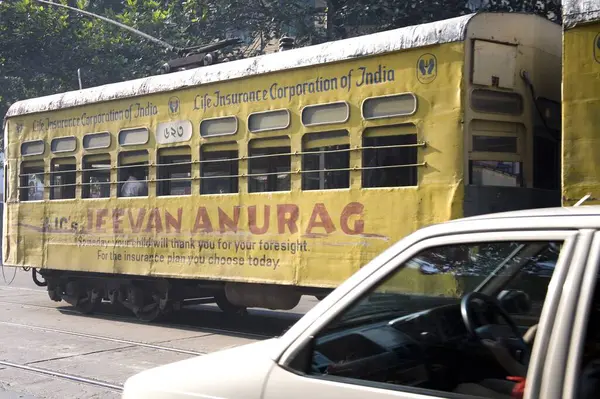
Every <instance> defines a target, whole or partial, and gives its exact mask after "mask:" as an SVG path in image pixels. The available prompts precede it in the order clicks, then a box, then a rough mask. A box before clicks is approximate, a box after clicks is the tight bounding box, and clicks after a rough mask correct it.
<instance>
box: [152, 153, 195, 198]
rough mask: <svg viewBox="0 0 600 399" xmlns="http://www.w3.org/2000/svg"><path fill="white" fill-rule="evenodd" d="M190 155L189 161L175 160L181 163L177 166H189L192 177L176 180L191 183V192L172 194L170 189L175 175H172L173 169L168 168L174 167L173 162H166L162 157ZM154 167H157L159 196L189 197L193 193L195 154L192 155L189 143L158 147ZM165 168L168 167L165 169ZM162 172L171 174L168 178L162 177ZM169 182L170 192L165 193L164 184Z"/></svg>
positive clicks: (156, 179)
mask: <svg viewBox="0 0 600 399" xmlns="http://www.w3.org/2000/svg"><path fill="white" fill-rule="evenodd" d="M178 156H181V157H186V156H187V157H188V158H189V160H188V161H179V162H174V163H177V164H179V165H175V167H178V166H179V167H185V166H187V167H189V174H190V177H189V178H183V179H180V180H175V181H176V182H180V183H186V184H187V185H189V189H190V193H189V194H171V193H170V190H172V186H171V184H172V182H173V180H172V179H173V176H172V174H173V173H172V171H169V170H168V168H169V167H172V166H173V165H172V163H171V164H169V163H167V164H165V163H163V162H162V159H161V158H172V157H178ZM154 167H155V169H156V178H155V182H156V184H155V186H156V187H155V190H156V196H157V197H167V198H168V197H188V196H190V195H192V180H193V178H192V176H193V173H194V161H193V156H192V148H191V147H190V146H189V145H185V144H184V145H178V146H174V147H161V148H157V149H156V163H155V164H154ZM165 169H167V170H166V171H165ZM162 172H165V175H169V177H168V178H164V177H162V174H161V173H162ZM166 183H168V187H169V194H165V193H164V192H163V191H162V188H163V187H164V186H166V185H167V184H166Z"/></svg>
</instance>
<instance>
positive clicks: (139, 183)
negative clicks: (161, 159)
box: [118, 150, 148, 197]
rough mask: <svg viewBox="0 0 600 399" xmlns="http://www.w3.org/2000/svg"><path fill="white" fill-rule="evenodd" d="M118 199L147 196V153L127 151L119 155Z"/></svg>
mask: <svg viewBox="0 0 600 399" xmlns="http://www.w3.org/2000/svg"><path fill="white" fill-rule="evenodd" d="M118 170H119V173H118V180H119V192H118V196H119V197H142V196H146V195H148V152H147V151H144V150H142V151H127V152H121V153H120V154H119V169H118Z"/></svg>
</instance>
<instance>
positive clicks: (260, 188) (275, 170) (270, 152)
mask: <svg viewBox="0 0 600 399" xmlns="http://www.w3.org/2000/svg"><path fill="white" fill-rule="evenodd" d="M290 153H291V147H290V140H289V138H287V137H285V138H281V137H276V138H268V139H254V140H252V141H250V148H249V159H248V169H249V174H250V177H249V179H248V184H249V186H248V192H250V193H261V192H273V191H289V190H290V189H291V179H290V171H291V162H292V158H291V155H290ZM277 154H281V155H277Z"/></svg>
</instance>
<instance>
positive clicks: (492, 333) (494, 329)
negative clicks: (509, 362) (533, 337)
mask: <svg viewBox="0 0 600 399" xmlns="http://www.w3.org/2000/svg"><path fill="white" fill-rule="evenodd" d="M474 300H480V301H483V302H484V303H485V304H486V305H487V306H488V309H489V310H490V311H491V312H493V313H494V314H496V315H498V316H500V317H501V318H503V319H504V321H506V324H507V325H503V324H488V325H484V326H480V327H477V326H476V325H475V322H474V321H473V301H474ZM460 313H461V316H462V319H463V322H464V323H465V327H466V328H467V331H468V332H469V333H470V334H471V336H473V337H474V338H476V339H478V340H479V341H480V342H481V341H483V340H486V339H488V340H492V341H495V342H496V343H498V344H500V345H502V346H503V347H504V348H505V349H507V350H508V352H509V353H510V355H511V356H512V357H513V358H514V359H515V360H516V361H518V362H519V363H521V364H523V365H526V364H527V363H528V362H529V356H530V353H529V352H530V350H529V346H528V345H527V344H526V343H525V340H524V339H523V337H522V336H521V333H520V331H519V328H518V327H517V325H516V324H515V322H514V321H513V319H512V318H511V317H510V315H509V314H508V313H507V312H506V311H505V310H504V309H503V308H502V306H500V303H499V302H498V301H497V300H496V299H495V298H493V297H491V296H489V295H486V294H483V293H481V292H470V293H468V294H467V295H465V296H464V297H463V298H462V300H461V301H460ZM519 353H520V355H519Z"/></svg>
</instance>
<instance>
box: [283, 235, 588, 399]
mask: <svg viewBox="0 0 600 399" xmlns="http://www.w3.org/2000/svg"><path fill="white" fill-rule="evenodd" d="M579 235H580V234H579V231H572V230H566V229H557V228H555V229H548V230H544V231H539V230H518V229H517V228H510V229H506V230H502V229H499V231H494V232H475V233H473V232H471V233H462V234H461V233H457V234H455V235H449V236H434V237H430V238H426V239H424V240H421V241H419V242H417V243H414V244H412V245H410V246H409V247H406V248H403V249H401V250H399V251H398V252H397V254H396V255H395V256H394V257H393V258H391V259H389V260H388V261H387V262H386V263H384V264H382V265H381V266H380V267H379V268H378V269H377V270H375V271H373V272H372V273H371V274H369V275H368V276H366V277H365V278H364V279H363V280H362V281H356V282H355V285H354V287H351V288H350V290H349V291H348V292H347V293H346V295H344V296H343V297H342V298H341V299H340V300H338V301H336V302H335V303H333V304H331V306H330V307H329V308H328V309H325V310H324V311H323V312H322V314H320V315H318V314H317V312H315V313H314V318H313V322H312V323H310V324H309V325H308V326H307V327H306V328H305V329H304V330H303V331H302V332H300V333H299V334H298V335H297V336H296V337H294V338H293V340H291V342H289V344H288V345H287V347H285V348H283V349H282V351H281V353H280V356H278V357H277V358H275V361H276V362H277V365H278V366H279V367H281V368H283V369H284V370H287V371H288V372H290V373H293V374H296V375H298V376H300V377H304V378H312V379H321V380H326V381H328V382H333V383H341V384H344V385H352V384H356V385H359V386H373V384H375V383H374V382H371V381H362V380H344V379H342V378H338V377H327V376H318V375H310V374H306V373H304V372H303V371H299V370H296V369H294V368H293V366H292V364H293V362H294V361H295V359H296V357H297V356H301V354H302V351H303V349H305V348H306V347H307V346H308V347H309V348H310V345H311V343H312V341H313V339H314V337H316V336H317V335H318V334H319V333H320V332H321V331H322V330H323V329H324V328H325V327H326V326H327V325H328V324H329V323H331V322H332V321H333V320H334V319H335V318H336V317H337V316H338V315H340V314H341V313H343V312H345V311H347V310H348V309H349V308H350V307H352V306H354V304H355V303H356V301H358V300H360V299H361V298H363V297H364V295H365V294H366V293H368V292H369V291H370V290H372V289H373V288H374V287H376V286H377V285H379V284H380V283H381V282H382V281H383V280H385V279H386V278H388V277H390V276H391V275H392V274H394V273H398V272H399V271H400V270H401V267H402V266H401V265H403V264H405V263H406V262H407V261H408V260H410V259H412V258H413V257H414V256H415V255H417V254H418V253H420V252H421V251H423V250H425V249H428V248H432V247H439V246H444V245H457V244H468V243H477V242H502V241H507V240H508V241H538V242H539V241H556V240H560V241H563V248H562V250H561V253H560V254H559V257H558V260H557V263H556V267H555V271H554V273H553V276H552V278H551V281H550V283H549V287H548V293H547V295H546V300H545V301H544V306H543V308H542V313H541V316H540V320H539V323H538V325H539V327H538V335H537V337H536V340H535V343H534V346H533V349H532V352H531V359H532V362H531V363H530V365H529V369H528V374H527V377H528V382H529V384H531V385H534V384H536V383H537V384H539V382H540V379H541V368H542V367H543V366H544V365H543V363H544V361H543V359H542V357H544V356H545V355H546V350H547V347H548V344H549V342H548V341H549V338H550V334H551V328H552V326H553V325H554V321H555V318H556V309H557V308H558V305H559V301H560V299H561V295H562V291H563V289H562V286H563V283H564V281H565V279H566V278H567V274H569V275H571V274H572V272H573V269H577V267H574V266H576V265H574V264H573V262H572V256H573V253H574V252H575V251H576V250H577V249H578V248H581V245H578V244H580V237H579ZM580 263H581V262H580ZM540 355H541V356H540ZM533 359H536V360H537V361H534V360H533ZM529 384H528V385H529ZM376 385H377V387H378V388H380V389H385V390H390V387H394V389H393V391H399V392H407V393H408V392H412V393H420V394H430V395H434V396H436V395H437V396H439V394H440V393H442V392H441V391H434V390H427V389H420V388H413V387H408V386H407V387H405V386H393V385H388V384H383V383H382V384H379V383H377V384H376ZM455 395H456V396H458V397H464V395H460V394H455Z"/></svg>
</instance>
